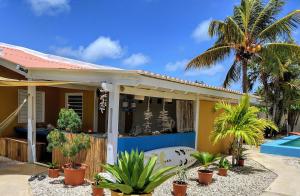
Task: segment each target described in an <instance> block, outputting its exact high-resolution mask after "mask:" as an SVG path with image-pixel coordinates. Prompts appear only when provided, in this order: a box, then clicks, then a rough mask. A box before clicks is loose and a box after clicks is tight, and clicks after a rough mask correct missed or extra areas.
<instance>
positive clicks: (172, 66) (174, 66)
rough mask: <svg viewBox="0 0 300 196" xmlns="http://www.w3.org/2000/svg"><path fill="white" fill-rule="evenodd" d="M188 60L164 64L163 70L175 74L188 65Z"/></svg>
mask: <svg viewBox="0 0 300 196" xmlns="http://www.w3.org/2000/svg"><path fill="white" fill-rule="evenodd" d="M188 62H189V61H188V60H187V59H184V60H181V61H176V62H170V63H168V64H166V66H165V70H166V71H169V72H175V71H177V70H183V69H184V68H185V66H186V65H187V64H188Z"/></svg>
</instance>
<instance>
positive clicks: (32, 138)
mask: <svg viewBox="0 0 300 196" xmlns="http://www.w3.org/2000/svg"><path fill="white" fill-rule="evenodd" d="M28 95H29V96H28V102H27V103H28V124H27V128H28V132H27V141H28V162H30V163H34V162H36V87H35V86H29V87H28Z"/></svg>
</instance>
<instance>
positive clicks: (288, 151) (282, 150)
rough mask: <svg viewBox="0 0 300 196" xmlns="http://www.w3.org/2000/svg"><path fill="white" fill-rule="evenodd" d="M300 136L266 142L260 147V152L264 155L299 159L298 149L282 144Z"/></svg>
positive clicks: (299, 150)
mask: <svg viewBox="0 0 300 196" xmlns="http://www.w3.org/2000/svg"><path fill="white" fill-rule="evenodd" d="M299 138H300V136H295V135H293V136H288V137H284V138H281V139H278V140H274V141H270V142H266V143H264V144H262V145H261V146H260V152H261V153H265V154H273V155H281V156H289V157H298V158H300V147H293V146H283V145H282V144H284V143H287V142H290V141H292V140H296V139H299Z"/></svg>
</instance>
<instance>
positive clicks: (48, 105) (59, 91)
mask: <svg viewBox="0 0 300 196" xmlns="http://www.w3.org/2000/svg"><path fill="white" fill-rule="evenodd" d="M1 75H2V73H1ZM21 88H22V89H24V87H0V100H1V101H0V122H2V121H3V120H4V119H5V118H7V116H9V115H10V114H11V113H12V112H13V111H15V110H16V108H17V107H18V89H21ZM37 90H38V91H44V92H45V123H44V125H43V126H45V125H46V124H49V123H51V124H53V125H54V126H56V122H57V118H58V113H59V111H60V108H63V107H65V93H75V92H76V93H78V92H82V93H83V122H82V124H83V126H82V129H83V131H87V130H88V129H93V122H94V92H93V91H83V90H72V89H63V88H55V87H38V88H37ZM16 126H24V125H21V124H18V123H17V117H16V119H14V121H13V122H12V123H11V124H10V125H9V126H8V127H7V128H6V129H5V130H4V131H3V132H2V133H1V134H0V136H2V137H5V136H14V127H16ZM37 126H39V125H37Z"/></svg>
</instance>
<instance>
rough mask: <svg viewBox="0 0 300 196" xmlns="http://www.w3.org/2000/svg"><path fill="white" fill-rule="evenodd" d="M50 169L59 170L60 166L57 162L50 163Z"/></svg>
mask: <svg viewBox="0 0 300 196" xmlns="http://www.w3.org/2000/svg"><path fill="white" fill-rule="evenodd" d="M48 167H49V168H50V169H57V168H58V164H57V163H56V162H49V163H48Z"/></svg>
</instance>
